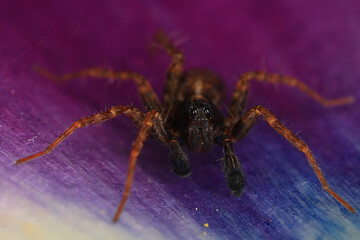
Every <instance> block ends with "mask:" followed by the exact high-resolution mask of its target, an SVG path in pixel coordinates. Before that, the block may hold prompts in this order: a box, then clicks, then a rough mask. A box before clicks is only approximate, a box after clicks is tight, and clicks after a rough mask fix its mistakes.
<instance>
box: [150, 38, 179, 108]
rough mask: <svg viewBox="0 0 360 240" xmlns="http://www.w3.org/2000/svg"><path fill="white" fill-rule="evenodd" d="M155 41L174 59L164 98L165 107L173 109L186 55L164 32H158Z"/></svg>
mask: <svg viewBox="0 0 360 240" xmlns="http://www.w3.org/2000/svg"><path fill="white" fill-rule="evenodd" d="M155 41H156V43H158V44H160V45H162V47H163V48H164V49H165V50H166V52H167V53H168V54H169V55H171V57H172V59H171V63H170V66H169V70H168V73H167V76H166V83H165V88H164V96H163V99H164V105H165V106H166V107H171V104H172V103H173V102H174V100H175V94H176V90H177V88H178V85H179V81H180V78H181V74H182V72H183V68H184V54H183V53H182V52H181V51H180V50H179V49H178V48H177V47H176V46H175V45H174V43H173V42H172V41H171V40H170V39H169V38H168V36H166V35H165V33H164V32H158V33H157V34H156V36H155Z"/></svg>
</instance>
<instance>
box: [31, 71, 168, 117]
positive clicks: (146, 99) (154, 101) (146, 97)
mask: <svg viewBox="0 0 360 240" xmlns="http://www.w3.org/2000/svg"><path fill="white" fill-rule="evenodd" d="M35 71H37V72H39V73H40V74H41V75H43V76H44V77H46V78H49V79H52V80H54V81H68V80H71V79H74V78H80V77H96V78H109V79H117V80H133V81H134V82H135V84H136V87H137V89H138V91H139V93H140V96H141V99H142V102H143V104H144V105H145V108H146V110H157V111H160V110H161V105H160V101H159V99H158V97H157V95H156V93H155V92H154V90H153V88H152V87H151V84H150V83H149V82H148V81H147V80H146V78H145V77H144V76H142V75H141V74H139V73H136V72H130V71H121V72H117V71H114V70H111V69H104V68H89V69H84V70H81V71H78V72H71V73H67V74H64V75H61V76H56V75H54V74H53V73H51V72H49V71H48V70H46V69H43V68H41V67H39V66H35Z"/></svg>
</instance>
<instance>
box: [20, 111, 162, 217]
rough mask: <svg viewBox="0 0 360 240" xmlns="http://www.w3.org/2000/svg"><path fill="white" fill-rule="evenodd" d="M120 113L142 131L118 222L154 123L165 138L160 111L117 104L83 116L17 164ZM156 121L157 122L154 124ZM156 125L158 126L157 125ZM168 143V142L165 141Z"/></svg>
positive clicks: (119, 211)
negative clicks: (44, 147) (76, 132)
mask: <svg viewBox="0 0 360 240" xmlns="http://www.w3.org/2000/svg"><path fill="white" fill-rule="evenodd" d="M120 114H125V115H126V116H128V117H130V118H131V119H132V120H133V122H134V123H135V124H136V125H137V126H138V127H139V128H140V131H139V133H138V135H137V137H136V140H135V142H134V145H133V147H132V149H131V153H130V160H129V170H128V174H127V178H126V184H125V190H124V194H123V197H122V199H121V202H120V204H119V206H118V209H117V211H116V213H115V216H114V219H113V221H114V222H116V221H117V220H118V219H119V216H120V214H121V211H122V209H123V208H124V206H125V203H126V200H127V198H128V196H129V194H130V190H131V184H132V181H133V177H134V171H135V165H136V161H137V159H138V156H139V154H140V152H141V149H142V147H143V145H144V141H145V140H146V138H147V136H148V135H149V133H150V130H151V129H152V128H153V125H154V133H155V135H156V136H157V137H158V139H159V140H160V141H161V140H164V141H166V140H165V139H164V136H165V135H166V132H164V131H163V129H164V128H163V126H162V121H161V116H160V113H159V112H157V111H149V112H147V113H146V114H143V113H141V112H140V111H139V110H138V109H137V108H134V107H129V106H116V107H112V108H110V109H109V110H108V111H106V112H103V113H99V114H96V115H93V116H90V117H85V118H81V119H79V120H78V121H76V122H75V123H74V124H72V125H71V126H70V127H69V128H68V129H67V130H66V131H65V132H64V133H63V134H61V135H60V136H59V137H58V138H56V139H55V141H54V142H53V143H51V144H50V145H49V146H48V147H47V148H46V149H45V150H44V151H41V152H38V153H35V154H33V155H31V156H28V157H25V158H22V159H19V160H18V161H16V162H15V164H17V165H18V164H21V163H24V162H27V161H30V160H32V159H34V158H38V157H41V156H43V155H45V154H48V153H50V152H51V151H52V150H53V149H54V148H55V147H56V146H57V145H59V144H60V143H61V142H62V141H63V140H65V139H66V138H67V137H68V136H70V135H71V134H72V133H74V132H75V131H76V130H77V129H79V128H82V127H86V126H88V125H94V124H97V123H101V122H104V121H107V120H110V119H113V118H115V117H117V116H119V115H120ZM154 122H156V124H154ZM155 125H156V126H155ZM165 143H166V142H165Z"/></svg>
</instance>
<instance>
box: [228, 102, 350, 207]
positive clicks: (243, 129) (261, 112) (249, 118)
mask: <svg viewBox="0 0 360 240" xmlns="http://www.w3.org/2000/svg"><path fill="white" fill-rule="evenodd" d="M259 116H262V117H263V118H264V119H265V120H266V121H267V122H268V123H269V125H270V126H271V127H272V128H273V129H275V130H276V131H277V132H278V133H279V134H280V135H282V136H284V137H285V138H286V139H287V140H288V141H289V142H290V143H291V144H292V145H293V146H294V147H296V148H297V149H298V150H300V151H301V152H303V153H304V154H305V156H306V158H307V159H308V161H309V163H310V166H311V167H312V168H313V170H314V172H315V174H316V176H317V177H318V178H319V180H320V183H321V185H322V187H323V188H324V189H325V190H326V191H327V192H328V193H329V194H330V195H331V196H333V197H334V198H335V199H336V200H337V201H338V202H340V203H341V204H342V205H343V206H344V207H346V208H347V209H348V210H349V211H350V212H352V213H354V212H355V209H354V208H353V207H352V206H350V204H348V203H347V202H346V201H345V200H343V199H342V198H341V197H340V196H339V195H337V194H336V193H335V192H334V191H333V190H332V189H330V187H329V185H328V183H327V182H326V180H325V177H324V176H323V174H322V172H321V170H320V167H319V165H318V164H317V162H316V160H315V158H314V156H313V154H312V153H311V151H310V149H309V147H308V146H307V145H306V144H305V143H304V142H303V141H301V140H300V139H299V138H298V137H297V136H296V135H295V134H293V133H292V132H291V131H290V130H289V129H287V128H286V127H285V126H284V125H282V124H281V123H280V122H279V120H278V119H277V118H276V116H275V115H274V114H273V113H271V112H270V111H269V110H268V109H266V108H264V107H263V106H255V107H252V108H251V109H250V110H249V111H248V112H247V113H245V114H244V116H243V117H242V118H241V119H240V120H239V121H238V122H237V123H236V124H235V126H234V129H233V132H232V135H231V138H232V140H233V141H238V140H240V139H241V138H243V137H244V136H245V135H246V134H247V133H248V132H249V130H250V129H251V128H252V127H253V126H254V124H255V122H256V120H257V118H258V117H259Z"/></svg>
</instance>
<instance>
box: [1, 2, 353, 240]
mask: <svg viewBox="0 0 360 240" xmlns="http://www.w3.org/2000/svg"><path fill="white" fill-rule="evenodd" d="M359 22H360V4H359V3H358V2H356V1H350V0H349V1H342V2H339V1H335V0H333V1H332V0H331V1H316V2H314V1H309V0H305V1H271V2H270V1H215V0H210V1H207V2H206V4H205V3H202V4H201V3H200V2H194V1H181V2H175V1H151V0H137V1H131V2H130V1H115V0H114V1H112V0H107V1H84V0H80V1H76V2H74V1H68V0H63V1H36V3H35V2H30V1H20V0H17V1H1V2H0V36H1V37H0V109H1V110H0V162H1V167H0V191H1V195H0V235H1V236H2V237H4V239H65V238H69V237H71V238H73V239H259V238H260V239H264V238H265V239H266V238H278V239H279V238H281V239H319V238H320V239H323V238H326V239H356V238H357V236H359V234H360V218H359V215H358V213H355V214H351V213H350V212H348V211H347V210H346V209H345V208H344V207H343V206H341V205H340V204H339V203H338V202H336V200H334V199H333V198H332V197H331V196H330V195H329V194H328V193H327V192H326V191H324V190H322V188H321V185H320V183H319V181H318V179H317V177H316V175H315V174H314V172H313V170H312V169H311V167H310V166H309V164H308V162H307V160H306V158H305V156H304V155H303V154H302V153H301V152H299V151H297V150H296V149H294V148H293V147H292V146H291V144H289V143H288V142H286V140H284V139H283V138H282V137H281V136H279V135H278V134H277V133H276V132H275V131H274V130H273V129H271V128H270V127H269V126H268V125H267V123H266V122H265V121H262V120H259V121H258V123H257V125H256V127H255V128H254V130H253V131H252V132H251V133H250V134H249V136H248V137H247V138H245V139H244V140H243V141H242V142H240V143H237V144H236V145H235V151H236V154H237V156H238V157H239V159H240V162H241V163H242V166H243V169H244V172H245V174H246V176H247V185H246V187H245V189H244V192H243V195H242V196H241V197H240V198H235V197H233V196H232V194H231V192H230V191H229V190H228V188H227V186H226V183H225V179H224V175H223V173H222V171H221V166H220V161H218V160H219V159H221V157H222V151H221V148H219V147H217V146H214V148H213V150H212V151H211V152H209V153H199V154H198V153H196V154H193V153H191V154H190V155H189V156H190V158H191V163H192V167H193V171H192V175H191V176H190V177H188V178H179V177H177V176H175V174H173V173H172V172H171V171H170V167H169V165H170V162H169V159H168V155H169V154H168V148H167V147H166V146H162V145H161V144H159V143H158V142H155V141H152V140H149V141H147V142H146V144H145V147H144V149H143V151H142V153H141V155H140V158H139V162H138V166H137V169H136V173H135V180H134V183H133V190H132V192H131V196H130V198H129V200H128V202H127V204H126V206H125V209H124V212H123V214H122V216H121V218H120V221H119V222H118V223H117V224H113V223H112V222H111V219H112V216H113V214H114V212H115V210H116V207H117V204H118V203H119V201H120V199H121V196H122V191H123V188H124V183H125V176H126V171H127V163H128V157H129V153H130V149H131V145H132V141H133V140H134V139H135V137H136V134H137V129H136V127H135V126H133V124H132V123H131V121H129V120H128V119H126V118H124V117H120V118H119V119H116V120H113V121H111V122H107V123H103V124H101V125H98V126H95V127H88V128H85V129H81V130H78V131H77V132H76V133H75V134H74V135H72V136H71V137H70V138H68V139H67V140H66V141H65V142H63V143H62V144H61V145H60V146H59V147H58V148H56V149H55V150H54V151H53V152H52V153H51V154H50V155H47V156H44V157H42V158H39V159H36V160H34V161H32V162H29V163H26V164H24V165H20V166H15V165H14V164H13V162H14V161H15V160H17V159H19V158H22V157H24V156H27V155H29V154H32V153H35V152H37V151H40V150H43V149H44V148H45V147H46V146H47V145H48V144H49V143H50V142H51V141H53V140H54V139H55V138H56V137H57V136H59V135H60V134H61V133H62V132H63V131H64V130H65V129H66V128H67V127H68V126H70V124H71V123H73V122H74V121H76V120H77V119H79V118H81V117H85V116H89V115H92V114H95V113H98V112H100V111H104V110H105V109H108V108H110V107H111V106H114V105H134V106H136V107H139V108H140V109H143V108H142V106H141V101H140V98H139V96H138V93H137V90H136V88H135V86H134V84H133V83H132V82H114V81H112V80H106V79H90V78H89V79H78V80H74V81H71V82H64V83H55V82H53V81H51V80H49V79H46V78H43V77H41V76H39V74H37V73H35V72H34V71H33V70H32V67H33V65H34V64H39V65H40V66H43V67H45V68H47V69H49V70H51V71H53V72H55V73H56V74H64V73H68V72H71V71H77V70H81V69H84V68H89V67H94V66H101V67H110V68H112V69H116V70H131V71H136V72H139V73H141V74H143V75H144V76H146V77H147V78H148V80H149V81H150V82H151V84H152V85H153V87H154V89H155V91H156V92H157V93H158V94H159V96H161V95H162V91H163V86H164V82H165V76H166V72H167V68H168V65H169V61H170V58H169V56H167V55H166V53H164V52H163V51H161V50H158V49H156V48H154V47H153V36H154V34H155V33H156V32H157V31H159V30H164V31H165V32H167V33H169V34H170V35H171V36H172V37H173V38H174V39H175V40H177V43H178V44H179V45H180V48H181V49H182V50H183V52H184V54H185V69H189V68H193V67H203V68H208V69H211V70H213V71H215V72H217V73H218V74H219V75H221V76H222V77H223V80H224V84H225V87H226V98H225V101H224V109H223V112H224V113H226V108H225V107H227V106H228V104H229V102H230V97H231V94H232V92H233V89H234V87H235V85H236V81H237V78H238V77H239V76H240V74H241V73H243V72H247V71H252V70H266V71H267V72H275V73H281V74H286V75H291V76H295V77H297V78H298V79H300V80H301V81H303V82H304V83H306V84H308V85H309V86H310V87H311V88H313V89H314V90H316V91H317V92H319V93H320V94H322V95H323V96H325V97H327V98H337V97H343V96H354V97H355V98H356V99H357V101H355V103H354V104H352V105H347V106H339V107H334V108H324V107H322V106H321V105H320V104H318V103H316V102H315V101H314V100H312V99H311V98H309V97H308V96H307V95H305V94H303V93H302V92H300V91H299V90H297V89H292V88H290V87H284V86H274V85H271V84H266V83H256V82H253V83H252V85H251V91H250V98H249V103H248V107H251V106H252V105H257V104H261V105H263V106H265V107H267V108H269V109H270V110H271V111H272V112H274V113H275V114H276V115H277V116H278V118H279V119H280V120H281V121H282V122H283V123H284V124H285V125H286V126H287V127H288V128H289V129H290V130H292V131H293V132H294V133H296V134H297V135H298V136H299V137H301V139H302V140H304V141H305V142H306V143H307V144H308V145H309V146H310V149H312V151H313V153H314V155H315V157H316V159H317V161H318V163H319V165H320V167H321V169H322V171H323V173H324V175H325V177H326V178H327V180H328V183H329V185H330V186H331V187H332V188H333V189H334V191H336V192H337V193H338V194H339V195H340V196H342V197H343V198H344V199H345V200H347V201H348V202H349V203H350V204H351V205H352V206H354V207H355V208H356V209H357V210H358V209H360V205H359V201H358V200H359V196H360V191H359V187H360V181H359V177H358V173H359V170H360V163H359V160H360V153H359V151H360V148H359V146H360V127H359V124H358V122H359V120H360V115H359V100H358V99H359V97H360V90H359V87H358V82H359V77H360V70H359V68H358V64H359V62H360V45H359V42H360V32H359V27H360V26H359Z"/></svg>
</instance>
